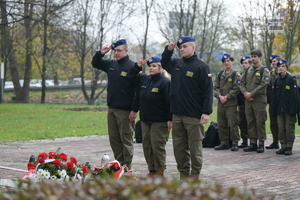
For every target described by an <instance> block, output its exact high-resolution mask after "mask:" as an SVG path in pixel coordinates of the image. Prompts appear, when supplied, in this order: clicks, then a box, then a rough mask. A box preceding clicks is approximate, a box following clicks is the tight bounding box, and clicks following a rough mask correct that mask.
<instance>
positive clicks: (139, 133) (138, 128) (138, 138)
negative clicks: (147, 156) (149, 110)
mask: <svg viewBox="0 0 300 200" xmlns="http://www.w3.org/2000/svg"><path fill="white" fill-rule="evenodd" d="M134 138H135V142H136V143H142V142H143V135H142V123H141V120H139V121H137V122H136V124H135V137H134Z"/></svg>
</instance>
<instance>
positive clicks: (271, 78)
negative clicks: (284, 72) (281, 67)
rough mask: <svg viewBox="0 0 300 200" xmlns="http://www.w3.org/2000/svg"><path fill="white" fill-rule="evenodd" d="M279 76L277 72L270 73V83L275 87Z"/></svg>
mask: <svg viewBox="0 0 300 200" xmlns="http://www.w3.org/2000/svg"><path fill="white" fill-rule="evenodd" d="M277 76H278V74H277V73H276V72H275V71H271V72H270V83H271V84H272V85H273V83H274V81H275V79H276V77H277Z"/></svg>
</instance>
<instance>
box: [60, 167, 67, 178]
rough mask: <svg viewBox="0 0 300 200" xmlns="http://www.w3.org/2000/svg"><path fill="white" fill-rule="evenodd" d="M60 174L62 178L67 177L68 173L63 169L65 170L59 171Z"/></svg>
mask: <svg viewBox="0 0 300 200" xmlns="http://www.w3.org/2000/svg"><path fill="white" fill-rule="evenodd" d="M59 175H60V176H61V178H65V176H66V175H67V172H66V170H64V169H63V170H62V171H61V172H60V173H59Z"/></svg>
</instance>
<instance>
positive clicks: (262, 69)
mask: <svg viewBox="0 0 300 200" xmlns="http://www.w3.org/2000/svg"><path fill="white" fill-rule="evenodd" d="M249 68H250V67H248V68H247V69H246V70H245V85H246V81H247V72H248V69H249ZM265 68H266V66H262V68H260V71H259V73H260V81H261V79H262V74H263V73H264V70H265Z"/></svg>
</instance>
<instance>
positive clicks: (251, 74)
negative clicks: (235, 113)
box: [240, 65, 270, 103]
mask: <svg viewBox="0 0 300 200" xmlns="http://www.w3.org/2000/svg"><path fill="white" fill-rule="evenodd" d="M262 67H263V66H262V65H260V66H258V67H257V68H254V67H253V65H252V66H250V67H249V69H248V70H247V75H246V73H243V75H242V77H241V84H240V89H241V92H242V93H243V94H245V93H246V92H250V93H251V96H252V97H253V98H254V101H255V102H262V103H266V102H267V89H266V88H267V86H268V84H269V82H270V72H269V70H268V69H267V68H265V69H264V71H263V73H262V74H260V69H261V68H262ZM246 79H247V80H246Z"/></svg>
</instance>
